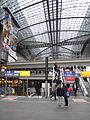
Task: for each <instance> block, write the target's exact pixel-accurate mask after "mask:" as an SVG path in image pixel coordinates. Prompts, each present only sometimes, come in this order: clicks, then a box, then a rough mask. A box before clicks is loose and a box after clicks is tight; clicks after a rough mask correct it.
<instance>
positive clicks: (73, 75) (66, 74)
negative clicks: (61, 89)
mask: <svg viewBox="0 0 90 120" xmlns="http://www.w3.org/2000/svg"><path fill="white" fill-rule="evenodd" d="M67 76H72V77H75V72H74V71H64V77H67Z"/></svg>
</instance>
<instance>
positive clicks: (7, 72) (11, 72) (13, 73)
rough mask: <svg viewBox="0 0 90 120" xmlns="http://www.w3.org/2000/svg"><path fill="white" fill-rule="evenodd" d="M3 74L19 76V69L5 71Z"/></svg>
mask: <svg viewBox="0 0 90 120" xmlns="http://www.w3.org/2000/svg"><path fill="white" fill-rule="evenodd" d="M4 75H5V76H17V77H19V76H20V71H13V70H11V71H5V72H4Z"/></svg>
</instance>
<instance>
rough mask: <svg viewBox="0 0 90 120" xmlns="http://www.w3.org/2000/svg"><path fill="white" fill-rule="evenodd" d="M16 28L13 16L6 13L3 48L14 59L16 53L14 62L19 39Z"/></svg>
mask: <svg viewBox="0 0 90 120" xmlns="http://www.w3.org/2000/svg"><path fill="white" fill-rule="evenodd" d="M16 34H17V32H16V28H15V25H14V23H13V21H12V18H11V15H10V14H9V13H8V12H6V11H5V18H4V20H3V38H2V44H1V48H2V49H4V50H5V51H7V52H8V54H9V55H10V56H11V57H12V54H13V52H14V56H13V58H14V60H15V59H17V57H16V54H15V53H16V48H17V37H16Z"/></svg>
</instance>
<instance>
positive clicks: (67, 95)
mask: <svg viewBox="0 0 90 120" xmlns="http://www.w3.org/2000/svg"><path fill="white" fill-rule="evenodd" d="M68 88H70V84H69V83H67V84H66V85H65V84H63V88H62V90H63V97H64V101H65V106H68V98H69V96H70V92H69V91H68Z"/></svg>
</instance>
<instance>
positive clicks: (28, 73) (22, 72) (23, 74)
mask: <svg viewBox="0 0 90 120" xmlns="http://www.w3.org/2000/svg"><path fill="white" fill-rule="evenodd" d="M20 76H21V77H22V76H25V77H30V71H20Z"/></svg>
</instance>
